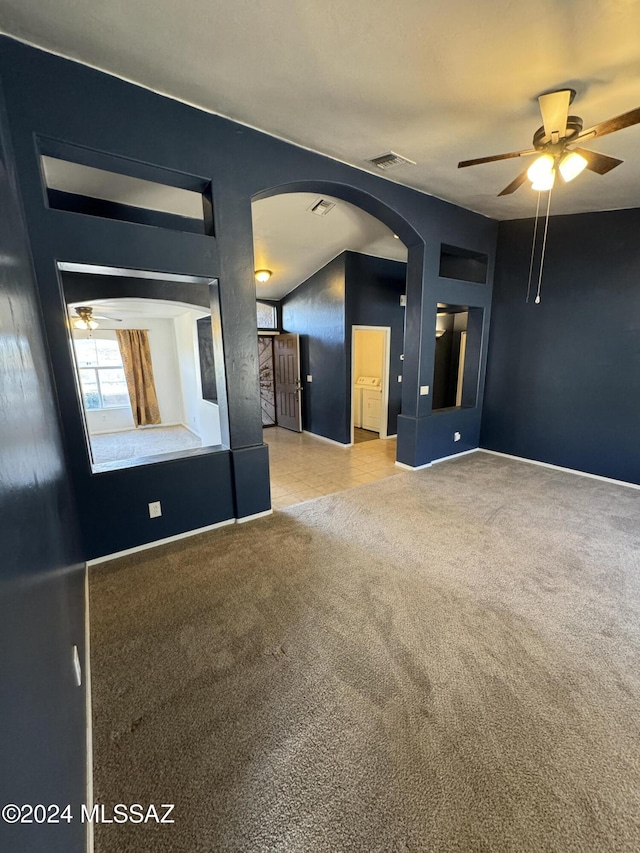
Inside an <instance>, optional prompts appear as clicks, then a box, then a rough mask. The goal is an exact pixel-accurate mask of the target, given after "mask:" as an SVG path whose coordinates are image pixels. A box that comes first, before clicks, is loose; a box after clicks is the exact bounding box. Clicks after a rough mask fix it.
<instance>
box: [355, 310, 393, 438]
mask: <svg viewBox="0 0 640 853" xmlns="http://www.w3.org/2000/svg"><path fill="white" fill-rule="evenodd" d="M351 331H352V334H351V376H352V377H353V380H354V383H353V387H352V391H351V442H352V444H360V443H361V442H363V441H371V440H374V439H376V438H386V437H387V425H388V410H389V356H390V352H391V328H390V327H389V326H352V329H351Z"/></svg>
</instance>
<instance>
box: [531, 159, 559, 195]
mask: <svg viewBox="0 0 640 853" xmlns="http://www.w3.org/2000/svg"><path fill="white" fill-rule="evenodd" d="M554 163H555V161H554V159H553V157H552V156H551V154H543V155H542V156H541V157H538V159H537V160H534V161H533V163H532V164H531V165H530V166H529V168H528V169H527V177H528V178H529V180H530V181H531V183H532V184H534V189H538V186H536V185H541V184H542V185H544V184H549V186H545V189H551V187H552V186H553V180H554V178H553V177H552V176H553V174H554V169H553V167H554Z"/></svg>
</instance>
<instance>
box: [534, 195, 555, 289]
mask: <svg viewBox="0 0 640 853" xmlns="http://www.w3.org/2000/svg"><path fill="white" fill-rule="evenodd" d="M552 192H553V187H551V189H550V190H549V197H548V199H547V215H546V217H545V220H544V235H543V237H542V254H541V255H540V275H539V276H538V292H537V293H536V298H535V303H536V305H539V304H540V285H541V284H542V270H543V268H544V253H545V250H546V248H547V231H548V230H549V210H550V208H551V193H552Z"/></svg>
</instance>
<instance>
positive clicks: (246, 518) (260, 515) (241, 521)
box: [236, 509, 273, 524]
mask: <svg viewBox="0 0 640 853" xmlns="http://www.w3.org/2000/svg"><path fill="white" fill-rule="evenodd" d="M267 515H273V510H272V509H265V510H264V512H254V514H253V515H244V516H243V517H242V518H236V524H246V523H247V521H255V520H256V519H257V518H265V517H266V516H267Z"/></svg>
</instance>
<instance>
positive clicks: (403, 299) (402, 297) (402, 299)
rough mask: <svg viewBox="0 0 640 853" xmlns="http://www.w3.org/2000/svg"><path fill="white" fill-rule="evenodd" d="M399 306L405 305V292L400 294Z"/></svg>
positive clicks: (404, 306)
mask: <svg viewBox="0 0 640 853" xmlns="http://www.w3.org/2000/svg"><path fill="white" fill-rule="evenodd" d="M400 307H401V308H406V307H407V294H406V293H403V294H402V296H401V297H400Z"/></svg>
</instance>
